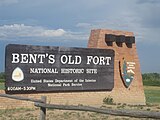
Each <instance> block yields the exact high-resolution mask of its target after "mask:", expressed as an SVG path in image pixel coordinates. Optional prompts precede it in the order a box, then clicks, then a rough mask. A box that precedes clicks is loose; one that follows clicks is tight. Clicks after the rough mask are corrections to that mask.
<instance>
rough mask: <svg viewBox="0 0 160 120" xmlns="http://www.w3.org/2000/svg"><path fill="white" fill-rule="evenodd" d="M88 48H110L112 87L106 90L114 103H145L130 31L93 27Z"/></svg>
mask: <svg viewBox="0 0 160 120" xmlns="http://www.w3.org/2000/svg"><path fill="white" fill-rule="evenodd" d="M88 47H89V48H100V49H112V50H114V51H115V59H114V88H113V90H112V91H111V92H106V96H107V95H108V96H111V97H112V98H113V100H114V102H116V103H127V104H141V105H144V104H145V95H144V90H143V83H142V76H141V71H140V63H139V59H138V55H137V50H136V44H135V37H134V35H133V33H132V32H127V31H117V30H108V29H107V30H104V29H95V30H92V31H91V34H90V38H89V42H88Z"/></svg>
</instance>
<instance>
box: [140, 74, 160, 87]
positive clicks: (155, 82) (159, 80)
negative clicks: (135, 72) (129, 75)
mask: <svg viewBox="0 0 160 120" xmlns="http://www.w3.org/2000/svg"><path fill="white" fill-rule="evenodd" d="M142 78H143V84H144V85H145V86H160V74H159V73H145V74H142Z"/></svg>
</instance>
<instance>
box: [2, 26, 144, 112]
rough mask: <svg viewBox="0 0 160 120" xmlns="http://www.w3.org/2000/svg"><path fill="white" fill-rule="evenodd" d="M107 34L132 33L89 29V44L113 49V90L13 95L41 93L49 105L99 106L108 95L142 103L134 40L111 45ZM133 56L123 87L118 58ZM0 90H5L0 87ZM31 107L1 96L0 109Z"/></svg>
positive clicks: (115, 100)
mask: <svg viewBox="0 0 160 120" xmlns="http://www.w3.org/2000/svg"><path fill="white" fill-rule="evenodd" d="M106 34H113V35H125V36H133V33H132V32H124V31H112V30H102V29H97V30H92V31H91V35H90V39H89V43H88V47H89V48H101V49H113V50H114V51H115V60H114V61H115V62H114V88H113V90H112V91H99V92H61V93H45V94H44V93H43V94H15V95H17V96H23V97H29V98H37V99H40V98H41V96H46V97H47V103H50V104H63V105H89V106H101V105H103V99H104V98H107V97H111V98H113V100H114V102H115V103H126V104H132V105H139V104H140V105H145V95H144V90H143V83H142V76H141V71H140V64H139V59H138V55H137V51H136V44H135V43H133V44H132V47H128V46H127V45H126V44H125V43H122V45H121V46H118V45H117V44H116V42H113V44H112V45H107V44H106V41H105V35H106ZM124 55H126V56H133V59H134V62H135V68H136V69H135V76H134V80H133V81H132V83H131V85H130V86H129V87H128V88H126V87H125V85H124V83H123V81H122V78H121V75H120V68H119V61H120V59H121V58H122V57H123V56H124ZM0 93H3V94H4V93H5V91H4V90H1V91H0ZM18 107H19V108H20V107H25V108H33V107H34V104H33V103H31V102H25V101H20V100H13V99H9V98H0V109H7V108H8V109H10V108H18Z"/></svg>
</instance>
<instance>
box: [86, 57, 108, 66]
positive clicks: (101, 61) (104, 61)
mask: <svg viewBox="0 0 160 120" xmlns="http://www.w3.org/2000/svg"><path fill="white" fill-rule="evenodd" d="M110 61H111V57H104V56H87V64H88V65H90V64H91V63H93V64H95V65H110Z"/></svg>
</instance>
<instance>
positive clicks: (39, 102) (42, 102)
mask: <svg viewBox="0 0 160 120" xmlns="http://www.w3.org/2000/svg"><path fill="white" fill-rule="evenodd" d="M0 97H6V98H11V99H16V100H24V101H30V102H34V105H35V106H36V107H40V120H45V119H46V108H50V109H59V110H76V111H89V112H97V113H102V114H110V115H116V116H129V117H136V118H155V119H160V112H153V111H140V110H113V109H102V108H95V107H89V106H73V105H56V104H47V103H46V101H47V98H46V96H41V99H33V98H26V97H21V96H13V95H8V94H0Z"/></svg>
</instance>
